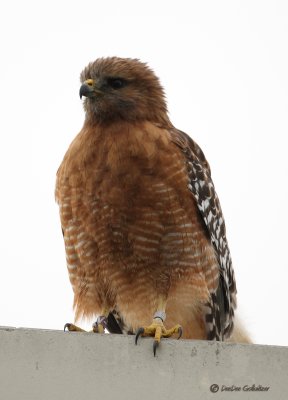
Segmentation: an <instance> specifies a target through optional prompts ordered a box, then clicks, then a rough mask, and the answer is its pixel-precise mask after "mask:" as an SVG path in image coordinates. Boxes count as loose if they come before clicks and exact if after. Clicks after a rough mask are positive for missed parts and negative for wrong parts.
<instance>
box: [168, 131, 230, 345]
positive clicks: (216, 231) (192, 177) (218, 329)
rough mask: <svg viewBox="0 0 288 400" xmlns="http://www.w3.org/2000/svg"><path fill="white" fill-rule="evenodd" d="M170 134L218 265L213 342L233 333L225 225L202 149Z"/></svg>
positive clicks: (176, 133)
mask: <svg viewBox="0 0 288 400" xmlns="http://www.w3.org/2000/svg"><path fill="white" fill-rule="evenodd" d="M170 134H171V137H172V141H173V142H174V143H175V145H177V146H178V147H179V148H180V149H181V151H182V152H183V154H184V156H185V159H186V165H187V173H188V180H189V181H188V189H189V190H190V191H191V193H192V194H193V196H194V198H195V199H196V202H197V206H198V209H199V211H200V213H201V215H202V218H203V220H204V222H205V225H206V227H207V230H208V233H209V235H210V238H211V242H212V244H213V246H214V249H215V252H216V256H217V260H218V264H219V271H220V279H219V286H218V289H217V291H216V293H213V294H211V304H210V305H209V307H210V309H211V310H212V313H213V314H214V317H213V318H214V319H213V321H214V326H212V327H211V329H210V333H211V332H213V333H212V334H211V335H212V336H211V335H210V336H211V337H210V338H213V335H214V336H215V338H216V339H217V338H218V339H224V338H228V337H229V336H230V335H231V333H232V330H233V318H234V309H235V308H236V292H237V291H236V282H235V276H234V270H233V266H232V260H231V254H230V250H229V246H228V242H227V238H226V228H225V221H224V217H223V213H222V210H221V206H220V202H219V199H218V196H217V193H216V191H215V187H214V184H213V181H212V178H211V171H210V166H209V164H208V162H207V160H206V158H205V156H204V153H203V151H202V150H201V148H200V147H199V146H198V144H197V143H196V142H194V140H192V139H191V138H190V137H189V136H188V135H187V134H186V133H184V132H182V131H179V130H177V129H172V130H170ZM219 314H220V315H219ZM207 320H209V322H210V323H211V318H210V317H208V316H207ZM212 325H213V324H212ZM215 325H216V326H215ZM219 325H220V326H219Z"/></svg>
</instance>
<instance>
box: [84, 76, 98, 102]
mask: <svg viewBox="0 0 288 400" xmlns="http://www.w3.org/2000/svg"><path fill="white" fill-rule="evenodd" d="M100 93H102V92H101V90H99V89H96V88H95V81H94V80H93V79H87V80H86V81H85V82H84V83H83V84H82V85H81V87H80V90H79V96H80V99H82V96H85V97H89V98H90V97H94V96H96V95H97V94H100Z"/></svg>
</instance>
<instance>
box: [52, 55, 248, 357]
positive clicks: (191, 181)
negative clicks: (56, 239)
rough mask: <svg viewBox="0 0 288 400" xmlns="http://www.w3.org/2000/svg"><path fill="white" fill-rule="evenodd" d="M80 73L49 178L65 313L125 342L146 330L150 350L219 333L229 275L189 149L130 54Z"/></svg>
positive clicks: (214, 215) (228, 324) (230, 299)
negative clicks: (73, 112)
mask: <svg viewBox="0 0 288 400" xmlns="http://www.w3.org/2000/svg"><path fill="white" fill-rule="evenodd" d="M80 79H81V87H80V97H81V98H82V97H85V99H84V102H83V105H84V110H85V121H84V125H83V128H82V129H81V131H80V133H79V134H78V135H77V136H76V138H75V139H74V140H73V142H72V143H71V145H70V147H69V149H68V151H67V152H66V154H65V156H64V159H63V161H62V163H61V165H60V167H59V170H58V172H57V182H56V200H57V202H58V204H59V207H60V218H61V225H62V231H63V236H64V242H65V249H66V258H67V267H68V273H69V278H70V281H71V284H72V288H73V291H74V308H75V319H76V320H77V319H78V318H80V317H83V316H86V317H92V316H95V315H98V318H97V321H96V323H95V324H94V325H93V331H94V332H103V331H104V329H107V330H108V331H109V332H111V333H123V332H126V333H127V332H128V333H134V334H136V344H137V340H138V337H139V336H140V335H141V336H153V337H154V344H153V349H154V355H155V352H156V348H157V346H158V344H159V342H160V339H161V337H169V336H171V335H173V334H178V337H180V336H181V335H182V333H183V337H184V338H192V339H208V340H226V339H229V337H231V335H232V332H233V325H234V322H233V320H234V310H235V307H236V284H235V277H234V271H233V267H232V261H231V255H230V251H229V247H228V243H227V238H226V230H225V222H224V217H223V214H222V210H221V207H220V203H219V199H218V196H217V194H216V192H215V188H214V184H213V181H212V178H211V172H210V167H209V164H208V162H207V160H206V158H205V156H204V154H203V152H202V150H201V148H200V147H199V146H198V145H197V143H195V141H194V140H192V139H191V138H190V137H189V136H188V135H187V134H185V133H184V132H182V131H180V130H178V129H176V128H175V127H174V126H173V124H172V123H171V121H170V120H169V117H168V114H167V106H166V101H165V95H164V90H163V88H162V86H161V84H160V81H159V79H158V78H157V77H156V76H155V74H154V72H153V71H152V70H151V69H150V68H149V67H148V66H147V65H146V64H145V63H142V62H140V61H139V60H138V59H129V58H127V59H125V58H118V57H109V58H100V59H97V60H96V61H94V62H91V63H90V64H88V66H87V67H86V68H85V69H84V70H83V71H82V73H81V77H80ZM65 327H66V328H68V330H70V331H81V328H78V327H77V326H76V325H74V324H66V325H65ZM166 327H167V328H166ZM242 341H246V340H245V338H244V340H242Z"/></svg>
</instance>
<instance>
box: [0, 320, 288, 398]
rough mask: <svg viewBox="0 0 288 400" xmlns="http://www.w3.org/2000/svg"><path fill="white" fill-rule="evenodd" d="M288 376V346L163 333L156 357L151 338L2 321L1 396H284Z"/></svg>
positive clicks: (285, 395) (287, 394) (0, 329)
mask: <svg viewBox="0 0 288 400" xmlns="http://www.w3.org/2000/svg"><path fill="white" fill-rule="evenodd" d="M287 378H288V348H287V347H280V346H262V345H244V344H243V345H241V344H229V343H227V344H226V343H219V342H218V343H217V342H206V341H192V340H179V341H176V340H170V339H169V340H167V339H166V340H163V342H162V343H161V345H160V347H159V349H158V354H157V356H156V357H155V358H154V357H153V353H152V340H151V339H150V338H145V339H141V338H140V339H139V345H138V346H135V345H134V337H133V336H124V335H99V334H88V333H70V332H66V333H64V332H62V331H48V330H38V329H24V328H20V329H15V328H11V327H2V328H0V381H1V383H0V399H1V400H17V399H21V400H26V399H27V400H28V399H29V400H34V399H35V400H36V399H37V400H46V399H47V400H58V399H61V400H66V399H67V400H68V399H69V400H74V399H75V400H76V399H77V400H80V399H85V400H90V399H105V400H106V399H107V400H110V399H113V400H115V399H117V400H121V399H125V400H129V399H133V400H142V399H147V398H149V400H154V399H159V400H162V399H165V400H170V399H177V400H186V399H187V400H188V399H189V400H192V399H197V400H202V399H215V400H219V399H232V400H233V399H239V398H241V399H242V398H243V399H246V400H250V399H253V400H254V399H262V400H263V399H273V400H278V399H279V400H282V399H283V400H287V399H288V383H287ZM211 385H214V386H211ZM215 385H218V387H217V386H215ZM217 388H218V391H217ZM257 389H258V390H257Z"/></svg>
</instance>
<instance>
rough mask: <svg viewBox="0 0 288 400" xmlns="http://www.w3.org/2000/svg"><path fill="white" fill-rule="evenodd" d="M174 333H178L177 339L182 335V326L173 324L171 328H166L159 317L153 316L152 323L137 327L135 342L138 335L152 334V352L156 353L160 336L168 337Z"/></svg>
mask: <svg viewBox="0 0 288 400" xmlns="http://www.w3.org/2000/svg"><path fill="white" fill-rule="evenodd" d="M174 333H178V334H179V336H178V339H180V337H181V336H182V327H181V326H180V325H175V326H173V328H171V329H166V328H165V326H164V324H163V321H162V319H161V318H158V317H157V318H154V319H153V321H152V324H151V325H149V326H147V327H144V328H143V327H142V328H139V329H138V330H137V332H136V337H135V344H137V342H138V338H139V336H140V335H141V336H154V344H153V352H154V356H155V355H156V349H157V347H158V345H159V343H160V340H161V337H165V338H168V337H170V336H172V335H173V334H174Z"/></svg>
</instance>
